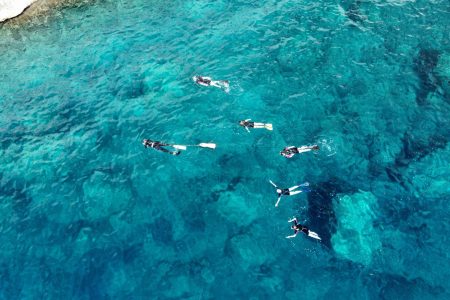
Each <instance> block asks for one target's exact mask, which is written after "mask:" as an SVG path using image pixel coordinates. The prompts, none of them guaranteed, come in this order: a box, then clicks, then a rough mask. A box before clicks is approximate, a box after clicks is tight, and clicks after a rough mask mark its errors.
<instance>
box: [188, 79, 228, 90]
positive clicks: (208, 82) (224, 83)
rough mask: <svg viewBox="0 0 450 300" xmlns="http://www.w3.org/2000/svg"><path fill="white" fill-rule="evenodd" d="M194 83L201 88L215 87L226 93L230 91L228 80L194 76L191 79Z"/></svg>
mask: <svg viewBox="0 0 450 300" xmlns="http://www.w3.org/2000/svg"><path fill="white" fill-rule="evenodd" d="M192 79H193V80H194V81H195V83H197V84H200V85H203V86H215V87H218V88H219V89H222V90H224V91H225V92H226V93H228V92H229V91H230V83H229V81H228V80H212V78H211V77H203V76H194V77H193V78H192Z"/></svg>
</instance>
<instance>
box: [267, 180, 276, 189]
mask: <svg viewBox="0 0 450 300" xmlns="http://www.w3.org/2000/svg"><path fill="white" fill-rule="evenodd" d="M269 182H270V184H271V185H273V186H274V187H275V188H278V187H277V185H276V184H275V183H273V181H272V180H270V179H269Z"/></svg>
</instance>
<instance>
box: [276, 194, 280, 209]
mask: <svg viewBox="0 0 450 300" xmlns="http://www.w3.org/2000/svg"><path fill="white" fill-rule="evenodd" d="M280 200H281V195H279V196H278V200H277V203H275V207H277V206H278V203H280Z"/></svg>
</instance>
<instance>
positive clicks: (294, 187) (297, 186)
mask: <svg viewBox="0 0 450 300" xmlns="http://www.w3.org/2000/svg"><path fill="white" fill-rule="evenodd" d="M299 187H301V185H296V186H293V187H290V188H289V192H292V191H293V190H295V189H298V188H299Z"/></svg>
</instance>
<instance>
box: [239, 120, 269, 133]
mask: <svg viewBox="0 0 450 300" xmlns="http://www.w3.org/2000/svg"><path fill="white" fill-rule="evenodd" d="M250 120H251V119H247V120H244V121H239V125H241V126H242V127H244V128H245V129H246V130H247V131H248V132H250V130H249V128H265V129H267V130H273V127H272V124H265V123H256V122H250Z"/></svg>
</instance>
